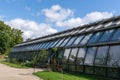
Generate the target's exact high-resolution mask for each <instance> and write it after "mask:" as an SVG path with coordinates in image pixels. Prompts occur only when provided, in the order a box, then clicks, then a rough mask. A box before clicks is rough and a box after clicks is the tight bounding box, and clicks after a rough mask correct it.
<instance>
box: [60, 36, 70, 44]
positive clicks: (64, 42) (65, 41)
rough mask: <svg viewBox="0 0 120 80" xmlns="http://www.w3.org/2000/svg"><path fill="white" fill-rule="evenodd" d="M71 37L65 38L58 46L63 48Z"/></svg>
mask: <svg viewBox="0 0 120 80" xmlns="http://www.w3.org/2000/svg"><path fill="white" fill-rule="evenodd" d="M70 38H71V37H68V38H66V39H65V40H64V41H63V42H62V44H61V45H60V46H65V44H66V43H67V42H68V41H69V39H70Z"/></svg>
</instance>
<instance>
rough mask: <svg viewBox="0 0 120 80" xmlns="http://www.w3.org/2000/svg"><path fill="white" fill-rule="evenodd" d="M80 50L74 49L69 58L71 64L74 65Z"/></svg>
mask: <svg viewBox="0 0 120 80" xmlns="http://www.w3.org/2000/svg"><path fill="white" fill-rule="evenodd" d="M77 51H78V48H73V49H72V51H71V54H70V57H69V63H74V61H75V59H76V54H77Z"/></svg>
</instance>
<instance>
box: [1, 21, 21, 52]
mask: <svg viewBox="0 0 120 80" xmlns="http://www.w3.org/2000/svg"><path fill="white" fill-rule="evenodd" d="M22 33H23V32H22V31H21V30H18V29H14V28H11V27H10V26H9V25H6V24H5V23H4V22H3V21H0V54H5V53H9V51H10V49H11V48H12V47H13V46H15V45H16V44H18V43H21V42H22V41H23V38H22Z"/></svg>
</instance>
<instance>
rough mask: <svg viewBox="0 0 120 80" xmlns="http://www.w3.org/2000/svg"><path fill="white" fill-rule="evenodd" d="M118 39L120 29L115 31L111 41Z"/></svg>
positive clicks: (119, 37) (119, 38)
mask: <svg viewBox="0 0 120 80" xmlns="http://www.w3.org/2000/svg"><path fill="white" fill-rule="evenodd" d="M118 40H120V29H118V30H117V31H115V33H114V35H113V37H112V39H111V41H118Z"/></svg>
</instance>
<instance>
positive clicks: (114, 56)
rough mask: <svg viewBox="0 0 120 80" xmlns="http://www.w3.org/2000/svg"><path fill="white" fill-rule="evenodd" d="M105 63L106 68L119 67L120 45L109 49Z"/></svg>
mask: <svg viewBox="0 0 120 80" xmlns="http://www.w3.org/2000/svg"><path fill="white" fill-rule="evenodd" d="M107 61H108V63H107V65H108V66H112V67H118V66H120V45H117V46H111V47H110V51H109V55H108V60H107Z"/></svg>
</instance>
